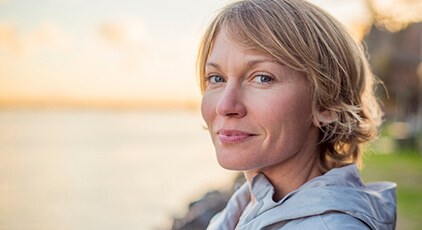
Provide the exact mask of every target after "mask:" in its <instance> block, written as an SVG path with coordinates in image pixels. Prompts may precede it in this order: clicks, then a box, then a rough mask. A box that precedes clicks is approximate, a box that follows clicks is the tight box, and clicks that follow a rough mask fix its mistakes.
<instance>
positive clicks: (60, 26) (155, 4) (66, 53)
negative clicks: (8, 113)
mask: <svg viewBox="0 0 422 230" xmlns="http://www.w3.org/2000/svg"><path fill="white" fill-rule="evenodd" d="M225 2H226V1H225V0H179V1H174V0H156V1H147V0H119V1H117V0H116V1H110V0H106V1H93V0H90V1H84V0H39V1H29V0H0V102H3V103H4V102H7V101H12V102H13V101H14V102H19V101H25V100H26V101H43V100H53V101H61V100H76V101H84V100H93V101H96V100H99V101H107V100H117V101H120V100H134V101H137V100H144V101H156V100H159V101H166V100H167V101H168V100H170V101H173V100H179V101H186V100H188V101H198V100H199V98H200V94H199V90H198V87H197V83H196V78H195V70H194V63H195V55H196V48H197V45H198V41H199V37H200V34H201V31H202V30H203V29H204V27H205V25H206V24H207V23H208V21H209V19H210V18H211V16H212V15H213V12H215V11H216V10H217V9H218V8H220V7H221V6H222V5H223V4H224V3H225ZM312 2H315V3H316V4H318V5H320V6H322V7H323V8H325V9H327V10H328V11H330V12H332V13H333V14H334V15H335V16H336V17H338V18H339V19H340V20H341V21H343V22H345V23H347V24H349V25H351V24H352V23H354V25H353V26H356V25H360V24H365V23H368V22H369V21H370V20H371V19H370V18H369V16H368V15H369V14H368V10H367V9H366V7H365V4H364V2H363V0H362V1H360V0H354V1H339V0H319V1H316V0H315V1H312ZM346 3H347V4H346Z"/></svg>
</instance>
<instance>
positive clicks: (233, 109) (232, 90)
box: [216, 84, 247, 118]
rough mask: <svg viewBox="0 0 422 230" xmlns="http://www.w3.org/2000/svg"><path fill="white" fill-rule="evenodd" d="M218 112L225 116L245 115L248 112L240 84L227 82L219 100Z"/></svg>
mask: <svg viewBox="0 0 422 230" xmlns="http://www.w3.org/2000/svg"><path fill="white" fill-rule="evenodd" d="M216 110H217V114H218V115H220V116H224V117H236V118H241V117H244V116H245V115H246V113H247V110H246V107H245V105H244V96H243V93H242V90H241V89H240V86H237V85H234V84H232V85H231V84H227V85H226V87H225V88H224V90H223V92H222V94H221V97H220V99H219V101H218V104H217V107H216Z"/></svg>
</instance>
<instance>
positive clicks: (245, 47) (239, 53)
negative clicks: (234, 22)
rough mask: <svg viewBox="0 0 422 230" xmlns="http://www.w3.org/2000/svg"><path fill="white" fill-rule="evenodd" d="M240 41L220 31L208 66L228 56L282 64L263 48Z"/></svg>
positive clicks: (210, 52) (214, 42)
mask: <svg viewBox="0 0 422 230" xmlns="http://www.w3.org/2000/svg"><path fill="white" fill-rule="evenodd" d="M240 40H241V39H239V38H236V37H234V36H232V35H230V34H228V33H227V32H226V31H225V30H220V31H219V32H218V33H217V34H216V36H215V38H214V40H213V44H212V46H211V49H210V51H209V54H208V58H207V60H206V64H207V63H209V62H219V61H223V60H222V59H224V58H225V57H228V56H230V58H237V59H256V58H259V59H266V60H267V61H272V62H278V63H280V61H279V60H277V59H276V58H275V57H273V56H272V55H270V54H269V53H267V52H265V51H264V50H263V49H262V48H260V47H258V45H254V44H248V43H246V42H243V41H240Z"/></svg>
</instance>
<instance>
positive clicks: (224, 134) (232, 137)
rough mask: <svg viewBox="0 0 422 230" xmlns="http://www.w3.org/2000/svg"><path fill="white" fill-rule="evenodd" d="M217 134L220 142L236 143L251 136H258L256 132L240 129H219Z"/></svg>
mask: <svg viewBox="0 0 422 230" xmlns="http://www.w3.org/2000/svg"><path fill="white" fill-rule="evenodd" d="M217 136H218V139H219V140H220V142H221V143H223V144H234V143H238V142H243V141H245V140H247V139H249V138H250V137H253V136H256V134H251V133H247V132H244V131H240V130H226V129H220V130H218V131H217Z"/></svg>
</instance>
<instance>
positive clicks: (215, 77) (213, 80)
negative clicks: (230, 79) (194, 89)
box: [208, 75, 225, 84]
mask: <svg viewBox="0 0 422 230" xmlns="http://www.w3.org/2000/svg"><path fill="white" fill-rule="evenodd" d="M208 82H210V83H211V84H216V83H222V82H225V80H224V78H222V77H221V76H218V75H211V76H209V77H208Z"/></svg>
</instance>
